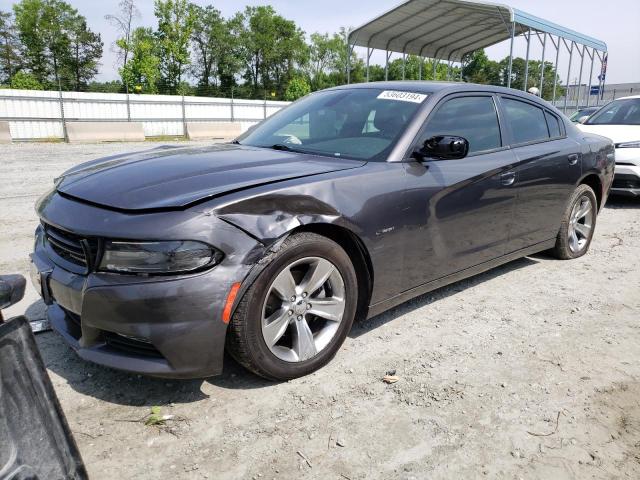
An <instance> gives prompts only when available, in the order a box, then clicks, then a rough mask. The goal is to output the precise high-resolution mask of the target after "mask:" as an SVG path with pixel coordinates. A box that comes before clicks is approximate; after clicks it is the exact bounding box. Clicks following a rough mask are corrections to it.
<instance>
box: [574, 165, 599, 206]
mask: <svg viewBox="0 0 640 480" xmlns="http://www.w3.org/2000/svg"><path fill="white" fill-rule="evenodd" d="M578 185H588V186H590V187H591V189H592V190H593V192H594V193H595V194H596V201H597V202H598V211H600V209H601V208H602V199H603V195H604V192H603V191H602V181H601V180H600V177H599V176H598V174H597V173H596V172H587V173H586V174H585V175H584V176H583V177H582V178H581V179H580V181H579V182H578Z"/></svg>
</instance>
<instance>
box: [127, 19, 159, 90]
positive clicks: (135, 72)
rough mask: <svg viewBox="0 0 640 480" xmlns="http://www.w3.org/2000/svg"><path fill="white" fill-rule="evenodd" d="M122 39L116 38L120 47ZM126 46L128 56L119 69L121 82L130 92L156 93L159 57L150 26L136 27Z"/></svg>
mask: <svg viewBox="0 0 640 480" xmlns="http://www.w3.org/2000/svg"><path fill="white" fill-rule="evenodd" d="M124 41H125V40H124V38H121V39H119V40H118V43H119V46H120V48H124V47H125V45H124ZM126 48H127V49H128V51H129V52H130V58H129V60H128V61H127V63H126V64H125V65H124V66H123V67H122V68H121V69H120V76H121V77H122V83H123V84H125V85H126V86H127V88H128V90H129V91H131V92H136V93H158V80H159V79H160V58H159V56H158V48H157V46H156V37H155V36H154V34H153V31H152V30H151V29H150V28H143V27H138V28H136V29H135V30H134V31H133V32H132V34H131V39H130V41H129V45H127V46H126Z"/></svg>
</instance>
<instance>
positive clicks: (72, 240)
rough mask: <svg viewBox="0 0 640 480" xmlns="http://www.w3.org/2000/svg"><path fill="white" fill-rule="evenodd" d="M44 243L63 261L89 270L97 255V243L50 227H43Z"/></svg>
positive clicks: (94, 240)
mask: <svg viewBox="0 0 640 480" xmlns="http://www.w3.org/2000/svg"><path fill="white" fill-rule="evenodd" d="M44 233H45V241H46V242H47V243H48V244H49V246H50V247H51V249H52V250H53V251H54V253H55V254H56V255H58V256H59V257H60V258H62V259H63V260H66V261H67V262H70V263H73V264H75V265H79V266H81V267H84V268H85V269H90V268H92V267H93V266H94V263H95V261H96V258H97V255H98V241H97V240H96V239H92V238H85V237H81V236H79V235H76V234H74V233H71V232H67V231H65V230H61V229H59V228H55V227H53V226H51V225H44Z"/></svg>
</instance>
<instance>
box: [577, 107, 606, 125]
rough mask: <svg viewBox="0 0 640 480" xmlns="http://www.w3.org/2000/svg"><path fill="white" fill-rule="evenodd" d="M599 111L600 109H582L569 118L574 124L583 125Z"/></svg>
mask: <svg viewBox="0 0 640 480" xmlns="http://www.w3.org/2000/svg"><path fill="white" fill-rule="evenodd" d="M599 109H600V107H585V108H581V109H579V110H576V111H575V112H574V113H573V115H571V116H570V117H569V120H571V121H572V122H573V123H582V122H584V121H586V119H587V118H589V117H590V116H591V115H593V114H594V113H595V112H597V111H598V110H599Z"/></svg>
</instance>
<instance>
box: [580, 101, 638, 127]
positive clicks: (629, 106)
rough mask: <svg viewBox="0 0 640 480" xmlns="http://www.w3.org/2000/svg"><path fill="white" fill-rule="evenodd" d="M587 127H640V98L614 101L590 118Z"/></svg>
mask: <svg viewBox="0 0 640 480" xmlns="http://www.w3.org/2000/svg"><path fill="white" fill-rule="evenodd" d="M586 124H587V125H640V98H627V99H620V100H614V101H613V102H611V103H609V104H608V105H605V106H604V107H602V108H601V109H600V110H598V112H597V113H595V114H594V115H593V116H592V117H590V118H589V120H587V122H586Z"/></svg>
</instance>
